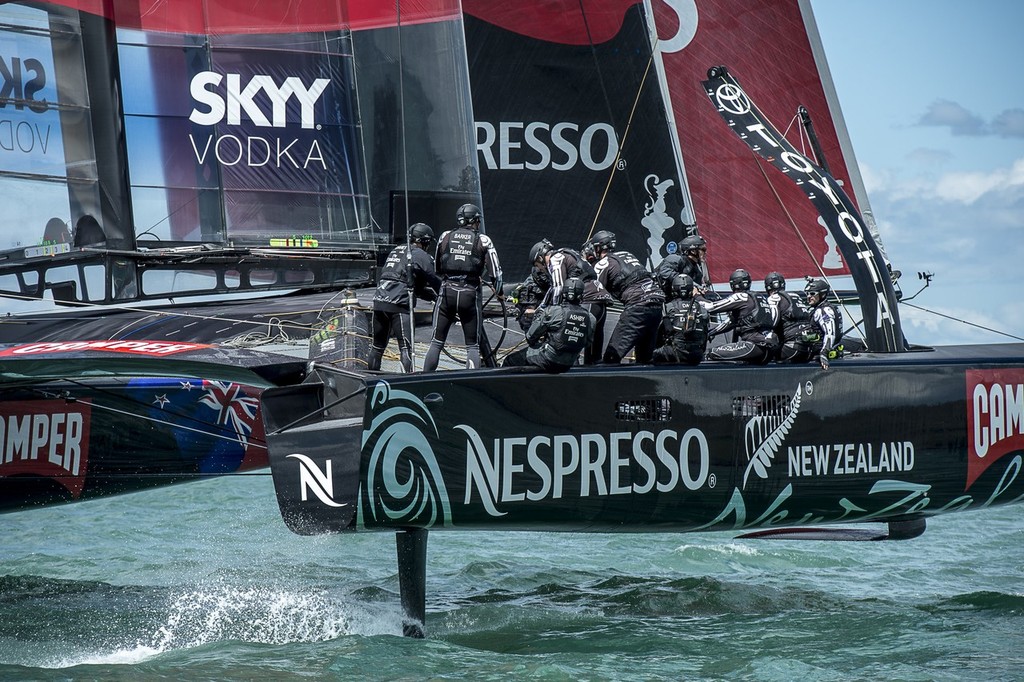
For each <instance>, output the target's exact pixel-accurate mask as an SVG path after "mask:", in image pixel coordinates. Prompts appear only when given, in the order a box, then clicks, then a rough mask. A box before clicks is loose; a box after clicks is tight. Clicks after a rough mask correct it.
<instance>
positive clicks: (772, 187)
mask: <svg viewBox="0 0 1024 682" xmlns="http://www.w3.org/2000/svg"><path fill="white" fill-rule="evenodd" d="M750 154H751V156H753V157H754V163H755V164H756V165H757V168H758V170H760V171H761V176H762V177H763V178H764V181H765V182H766V183H767V184H768V188H769V189H770V190H771V191H772V194H773V195H774V196H775V201H776V202H777V203H778V204H779V208H781V209H782V212H783V213H785V214H786V220H788V221H789V225H790V227H792V228H793V232H794V233H796V236H797V238H798V239H799V240H800V243H801V244H803V246H804V250H805V251H806V252H807V255H808V256H809V257H810V259H811V262H812V263H814V267H815V268H817V270H818V273H819V274H820V275H821V278H822V279H824V280H825V281H826V282H828V281H829V280H828V276H827V275H826V274H825V271H824V270H823V269H822V267H821V265H820V264H819V263H818V259H817V258H815V257H814V252H813V251H811V246H810V244H808V243H807V240H806V239H804V236H803V235H802V234H801V233H800V228H799V227H797V224H796V221H795V220H793V216H792V214H790V212H789V209H788V208H786V204H785V203H784V202H783V201H782V197H780V196H779V193H778V191H777V190H776V189H775V185H774V184H772V181H771V178H769V177H768V174H767V173H765V172H764V166H763V165H762V164H761V160H760V157H758V156H757V154H755V153H754V151H753V150H751V152H750ZM829 286H831V283H830V284H829ZM839 306H840V307H841V308H842V309H843V311H844V312H845V313H846V317H847V319H850V320H852V319H853V315H852V314H851V313H850V310H849V309H848V308H847V307H846V304H845V303H843V300H842V299H839ZM854 328H855V329H857V331H860V329H859V328H858V327H854ZM861 342H863V343H864V346H865V348H866V347H867V339H865V338H864V333H863V332H861Z"/></svg>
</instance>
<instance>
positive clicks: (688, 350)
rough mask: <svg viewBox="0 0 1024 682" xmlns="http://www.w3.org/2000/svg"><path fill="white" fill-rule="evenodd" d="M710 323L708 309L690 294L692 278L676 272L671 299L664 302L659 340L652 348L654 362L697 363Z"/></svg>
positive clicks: (704, 349)
mask: <svg viewBox="0 0 1024 682" xmlns="http://www.w3.org/2000/svg"><path fill="white" fill-rule="evenodd" d="M710 326H711V320H710V318H709V317H708V311H706V310H704V306H702V305H701V304H700V302H699V301H697V300H695V299H694V298H693V280H692V279H690V277H689V276H688V275H676V276H675V278H674V279H673V280H672V300H671V301H669V302H668V303H666V304H665V317H664V320H663V321H662V323H661V330H662V333H661V337H662V344H661V346H660V347H659V348H658V349H657V350H655V351H654V364H656V365H674V364H684V365H696V364H699V363H700V361H701V360H702V359H703V358H704V353H705V352H706V351H707V347H708V327H710Z"/></svg>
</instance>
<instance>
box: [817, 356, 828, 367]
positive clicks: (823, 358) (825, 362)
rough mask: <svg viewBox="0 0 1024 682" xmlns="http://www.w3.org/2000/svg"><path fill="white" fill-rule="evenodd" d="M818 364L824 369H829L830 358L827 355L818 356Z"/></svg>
mask: <svg viewBox="0 0 1024 682" xmlns="http://www.w3.org/2000/svg"><path fill="white" fill-rule="evenodd" d="M818 364H819V365H821V368H822V369H828V357H827V356H826V355H825V353H822V354H821V355H819V356H818Z"/></svg>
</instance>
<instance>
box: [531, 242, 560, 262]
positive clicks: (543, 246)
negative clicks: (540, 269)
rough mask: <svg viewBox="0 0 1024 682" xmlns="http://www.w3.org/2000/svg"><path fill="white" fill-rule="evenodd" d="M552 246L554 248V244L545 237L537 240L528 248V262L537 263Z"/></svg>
mask: <svg viewBox="0 0 1024 682" xmlns="http://www.w3.org/2000/svg"><path fill="white" fill-rule="evenodd" d="M554 248H555V246H554V244H552V243H551V242H549V241H548V240H547V239H541V240H540V241H539V242H537V243H536V244H534V245H533V248H532V249H530V262H531V263H537V262H538V261H540V260H541V259H542V258H543V257H544V256H546V255H548V254H549V253H551V251H552V250H553V249H554Z"/></svg>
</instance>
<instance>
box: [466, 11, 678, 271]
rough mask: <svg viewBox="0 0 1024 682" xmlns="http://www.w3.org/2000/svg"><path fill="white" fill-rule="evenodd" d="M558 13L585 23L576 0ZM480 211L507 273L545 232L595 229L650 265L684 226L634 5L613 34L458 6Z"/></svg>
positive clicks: (581, 236) (522, 267) (574, 244)
mask: <svg viewBox="0 0 1024 682" xmlns="http://www.w3.org/2000/svg"><path fill="white" fill-rule="evenodd" d="M564 4H565V8H564V11H563V14H562V18H563V19H564V20H565V21H569V17H572V20H573V21H578V22H580V25H581V26H585V24H586V22H587V21H588V19H592V18H591V17H588V16H587V15H586V14H585V13H583V12H581V9H580V5H579V4H578V3H576V2H565V3H564ZM465 25H466V44H467V51H468V57H469V73H470V82H471V84H472V86H473V112H474V118H475V120H476V143H477V147H476V150H477V162H478V164H479V167H480V176H481V177H480V180H481V188H482V193H483V202H484V207H483V209H484V219H485V222H486V223H487V229H488V234H490V235H491V236H492V237H493V238H494V240H495V242H496V243H497V245H498V249H499V251H500V253H501V255H502V266H503V269H504V270H505V271H506V275H507V276H506V279H507V280H509V281H513V280H514V279H515V277H517V276H518V275H520V274H525V273H526V272H527V270H528V269H529V263H528V262H527V261H528V257H529V256H528V254H529V250H530V247H531V246H532V245H533V244H534V243H535V242H536V241H538V240H539V239H541V238H543V237H546V238H548V239H550V240H551V241H552V242H553V243H554V244H555V245H556V246H559V247H561V246H568V247H571V248H579V246H580V245H581V244H582V243H583V242H584V240H585V239H587V238H588V236H589V235H591V234H592V233H593V232H596V231H597V230H611V231H612V232H614V233H615V234H616V235H617V237H618V245H619V247H620V248H624V249H626V250H628V251H631V252H632V253H634V254H635V255H636V256H637V257H638V258H639V259H640V260H641V261H642V262H647V263H648V266H650V265H651V264H652V262H653V264H655V265H656V264H657V263H659V262H660V261H661V259H662V258H664V256H665V255H667V254H669V253H672V252H674V250H675V246H676V244H675V242H677V241H678V240H679V239H681V238H682V237H683V236H685V234H686V228H687V226H686V225H684V224H683V219H682V217H681V211H682V208H683V198H682V196H683V195H682V192H681V187H682V183H681V179H680V177H679V172H678V170H677V164H676V162H675V155H674V154H673V151H672V149H673V147H672V144H673V143H672V140H671V138H670V134H669V127H668V121H667V117H666V114H665V107H664V104H663V101H662V98H661V95H660V93H659V91H658V84H657V80H656V73H655V69H654V68H653V66H652V61H651V43H650V40H649V38H648V33H647V26H646V20H645V16H644V13H643V7H642V5H641V4H637V5H634V6H633V7H631V8H629V9H628V10H627V11H626V13H625V16H624V19H623V22H622V25H621V28H620V29H619V31H618V33H617V35H615V36H614V37H613V38H612V39H610V40H608V41H606V42H602V43H599V44H593V45H572V44H561V43H556V42H549V41H544V40H536V39H532V38H528V37H526V36H523V35H520V34H517V33H514V32H511V31H508V30H505V29H503V28H500V27H498V26H497V25H494V24H491V23H488V22H487V21H485V20H482V19H479V18H475V17H473V16H470V15H466V16H465Z"/></svg>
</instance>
